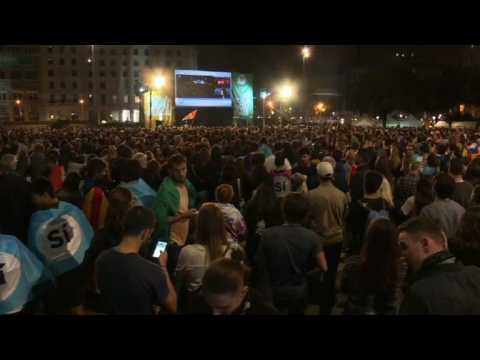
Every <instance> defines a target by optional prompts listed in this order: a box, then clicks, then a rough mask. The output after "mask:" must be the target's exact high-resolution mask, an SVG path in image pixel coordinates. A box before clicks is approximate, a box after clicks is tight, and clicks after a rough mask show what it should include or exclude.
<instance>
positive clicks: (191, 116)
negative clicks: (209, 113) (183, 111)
mask: <svg viewBox="0 0 480 360" xmlns="http://www.w3.org/2000/svg"><path fill="white" fill-rule="evenodd" d="M197 113H198V110H194V111H192V112H191V113H188V114H187V115H186V116H185V117H184V118H183V119H182V121H187V120H191V121H194V120H195V118H196V117H197Z"/></svg>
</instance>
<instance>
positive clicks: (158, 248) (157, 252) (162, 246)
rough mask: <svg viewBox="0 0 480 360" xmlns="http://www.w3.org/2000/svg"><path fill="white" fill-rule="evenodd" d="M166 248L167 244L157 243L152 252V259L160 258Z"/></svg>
mask: <svg viewBox="0 0 480 360" xmlns="http://www.w3.org/2000/svg"><path fill="white" fill-rule="evenodd" d="M166 248H167V243H166V242H164V241H158V242H157V245H156V246H155V250H154V252H153V257H154V258H158V257H160V254H161V253H163V252H165V249H166Z"/></svg>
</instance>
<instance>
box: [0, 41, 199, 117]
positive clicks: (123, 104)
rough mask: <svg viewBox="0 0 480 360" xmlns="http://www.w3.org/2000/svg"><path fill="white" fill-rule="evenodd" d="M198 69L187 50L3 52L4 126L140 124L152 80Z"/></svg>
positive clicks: (0, 108)
mask: <svg viewBox="0 0 480 360" xmlns="http://www.w3.org/2000/svg"><path fill="white" fill-rule="evenodd" d="M175 68H185V69H196V68H197V54H196V50H195V48H194V47H192V46H186V45H178V46H177V45H37V46H4V47H2V48H1V50H0V121H2V122H48V121H56V120H70V121H72V122H86V123H91V124H98V123H100V122H103V121H119V122H139V121H141V119H142V117H143V110H144V109H143V103H144V98H143V97H144V94H142V93H141V92H140V91H139V90H140V88H142V87H144V88H149V87H151V86H152V85H151V81H152V77H153V76H154V75H155V74H157V73H161V74H162V76H164V77H165V78H166V79H167V82H166V86H165V88H164V89H163V90H162V91H164V94H165V95H171V94H172V92H173V86H174V85H173V78H174V77H173V70H174V69H175ZM19 74H20V75H19Z"/></svg>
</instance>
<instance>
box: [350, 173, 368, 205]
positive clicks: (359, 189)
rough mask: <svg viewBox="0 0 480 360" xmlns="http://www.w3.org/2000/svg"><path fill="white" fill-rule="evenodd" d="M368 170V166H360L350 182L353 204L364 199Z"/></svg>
mask: <svg viewBox="0 0 480 360" xmlns="http://www.w3.org/2000/svg"><path fill="white" fill-rule="evenodd" d="M368 170H370V168H369V167H368V165H363V166H360V167H359V168H358V171H357V173H356V174H355V176H352V180H351V181H350V195H351V196H352V202H354V201H357V200H360V199H362V198H363V196H364V193H363V186H364V179H365V173H366V172H367V171H368Z"/></svg>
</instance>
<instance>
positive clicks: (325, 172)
mask: <svg viewBox="0 0 480 360" xmlns="http://www.w3.org/2000/svg"><path fill="white" fill-rule="evenodd" d="M317 173H318V175H319V176H320V177H321V178H331V177H333V166H332V164H330V163H329V162H327V161H322V162H320V163H319V164H318V165H317Z"/></svg>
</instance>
